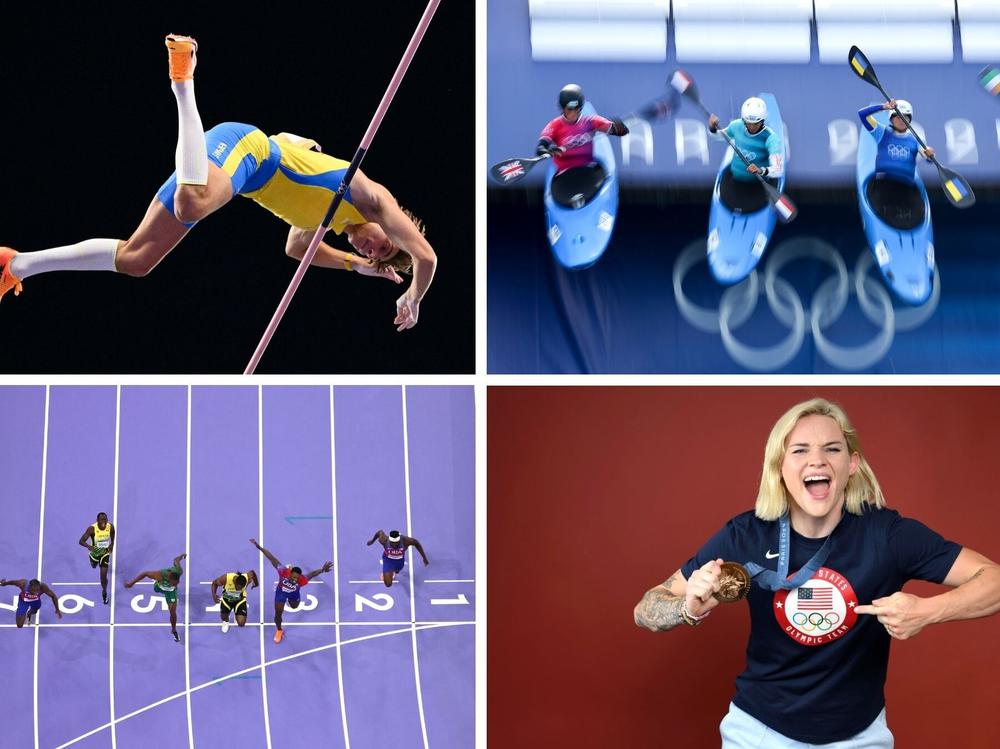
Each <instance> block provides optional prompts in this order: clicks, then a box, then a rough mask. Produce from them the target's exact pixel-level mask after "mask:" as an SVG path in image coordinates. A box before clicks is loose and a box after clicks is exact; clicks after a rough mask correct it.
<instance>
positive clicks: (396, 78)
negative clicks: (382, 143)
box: [243, 0, 441, 375]
mask: <svg viewBox="0 0 1000 749" xmlns="http://www.w3.org/2000/svg"><path fill="white" fill-rule="evenodd" d="M440 2H441V0H430V2H428V3H427V7H426V8H425V9H424V14H423V15H422V16H421V17H420V23H418V24H417V28H416V30H415V31H414V32H413V36H412V37H411V38H410V43H409V44H407V45H406V51H405V52H404V53H403V59H402V60H400V61H399V65H398V66H397V67H396V73H395V74H394V75H393V76H392V80H391V81H389V87H388V88H387V89H386V90H385V94H384V95H383V96H382V101H381V102H380V103H379V105H378V109H376V110H375V116H374V117H372V121H371V123H369V125H368V129H367V130H366V131H365V137H364V138H362V139H361V145H360V146H358V150H357V151H356V152H355V153H354V158H353V159H351V165H350V166H349V167H348V168H347V173H346V174H345V175H344V179H343V180H342V181H341V183H340V187H338V188H337V194H336V195H334V196H333V200H331V201H330V207H329V208H328V209H327V211H326V216H325V217H324V219H323V223H321V224H320V225H319V227H318V228H317V229H316V233H315V234H313V238H312V241H311V242H309V247H308V248H307V249H306V253H305V255H303V256H302V260H301V262H300V263H299V267H298V268H296V269H295V275H294V276H292V280H291V282H290V283H289V284H288V288H287V289H285V294H284V296H282V297H281V303H280V304H278V308H277V309H276V310H275V311H274V315H273V316H272V317H271V322H269V323H268V325H267V330H265V331H264V335H263V336H261V339H260V343H258V344H257V348H256V349H255V350H254V352H253V356H251V357H250V362H249V363H248V364H247V368H246V369H245V370H243V374H248V375H250V374H253V373H254V371H255V370H256V369H257V364H258V363H259V362H260V358H261V357H262V356H263V355H264V351H266V350H267V344H268V343H270V342H271V337H272V336H273V335H274V331H275V330H277V329H278V324H279V323H280V322H281V318H282V317H284V315H285V310H287V309H288V305H289V304H291V301H292V297H293V296H295V292H296V290H298V288H299V284H300V283H301V282H302V277H303V276H304V275H305V274H306V269H307V268H308V267H309V265H310V263H312V259H313V256H315V254H316V250H317V249H319V243H320V241H321V240H322V239H323V235H324V234H326V231H327V229H328V228H329V226H330V221H332V220H333V214H335V213H336V212H337V208H339V207H340V203H341V201H342V200H343V199H344V194H345V193H346V192H347V188H348V187H350V186H351V180H352V179H353V178H354V173H355V172H356V171H358V167H359V166H361V160H362V159H364V157H365V153H367V152H368V147H369V146H370V145H371V142H372V139H373V138H374V137H375V132H376V131H377V130H378V126H379V125H381V124H382V118H383V117H385V113H386V111H387V110H388V109H389V105H390V104H391V103H392V98H393V97H394V96H395V95H396V89H398V88H399V84H400V83H401V82H402V80H403V76H404V75H406V70H407V68H409V67H410V61H411V60H413V55H414V54H416V51H417V47H419V46H420V42H421V41H422V40H423V38H424V32H426V31H427V27H428V26H429V25H430V23H431V19H432V18H433V17H434V12H435V11H436V10H437V7H438V4H439V3H440Z"/></svg>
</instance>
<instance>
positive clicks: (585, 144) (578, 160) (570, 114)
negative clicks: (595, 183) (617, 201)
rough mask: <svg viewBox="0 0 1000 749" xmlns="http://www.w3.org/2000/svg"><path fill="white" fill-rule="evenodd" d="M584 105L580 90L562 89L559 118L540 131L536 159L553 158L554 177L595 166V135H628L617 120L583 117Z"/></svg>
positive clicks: (614, 118)
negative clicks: (564, 172)
mask: <svg viewBox="0 0 1000 749" xmlns="http://www.w3.org/2000/svg"><path fill="white" fill-rule="evenodd" d="M585 101H586V99H585V98H584V96H583V89H582V88H580V87H579V86H578V85H576V84H575V83H571V84H569V85H567V86H564V87H563V89H562V91H560V92H559V108H560V109H561V110H562V114H561V115H559V116H558V117H556V118H555V119H554V120H552V121H551V122H549V124H547V125H546V126H545V128H544V129H543V130H542V135H541V138H540V139H539V141H538V146H537V148H536V149H535V151H536V153H537V154H538V155H539V156H543V155H545V154H552V157H553V158H554V159H555V164H556V171H557V173H558V172H563V171H566V170H567V169H570V168H572V167H576V166H588V165H589V164H592V163H593V162H594V133H598V132H599V133H607V134H608V135H617V136H619V137H621V136H622V135H627V134H628V127H626V126H625V123H624V122H622V120H621V119H620V118H618V117H612V118H611V119H610V120H609V119H608V118H606V117H601V116H600V115H598V114H584V113H583V105H584V102H585Z"/></svg>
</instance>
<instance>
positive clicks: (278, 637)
mask: <svg viewBox="0 0 1000 749" xmlns="http://www.w3.org/2000/svg"><path fill="white" fill-rule="evenodd" d="M284 636H285V630H283V629H279V630H277V631H275V633H274V641H275V642H276V643H278V642H281V638H282V637H284Z"/></svg>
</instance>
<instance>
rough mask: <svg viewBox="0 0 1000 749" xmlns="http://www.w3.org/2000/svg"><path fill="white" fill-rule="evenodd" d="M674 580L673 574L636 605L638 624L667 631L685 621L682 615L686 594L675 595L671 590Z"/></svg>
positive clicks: (659, 630) (658, 630) (647, 593)
mask: <svg viewBox="0 0 1000 749" xmlns="http://www.w3.org/2000/svg"><path fill="white" fill-rule="evenodd" d="M674 580H675V577H674V576H671V577H670V578H668V579H667V580H666V581H665V582H664V583H663V585H662V586H659V587H656V588H653V589H652V590H650V591H647V592H646V595H644V596H643V597H642V600H641V601H639V605H638V606H637V607H636V611H635V623H636V624H638V625H639V626H640V627H646V628H647V629H654V630H656V631H657V632H666V631H667V630H668V629H673V628H674V627H676V626H677V625H678V624H681V623H682V622H683V621H684V619H683V617H681V606H683V605H684V596H675V595H674V594H673V593H671V592H670V590H669V589H670V586H671V585H672V584H673V582H674ZM664 589H666V590H664Z"/></svg>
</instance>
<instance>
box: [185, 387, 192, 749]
mask: <svg viewBox="0 0 1000 749" xmlns="http://www.w3.org/2000/svg"><path fill="white" fill-rule="evenodd" d="M186 474H187V475H186V477H185V487H184V553H185V554H187V557H186V558H185V561H186V562H187V571H188V574H186V575H184V686H185V687H186V688H187V695H186V699H185V702H186V703H187V727H188V746H189V747H191V749H194V723H193V721H192V720H191V638H190V637H189V636H188V635H189V634H190V629H189V628H188V625H189V624H190V623H191V574H190V573H191V386H190V385H188V386H187V467H186Z"/></svg>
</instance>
